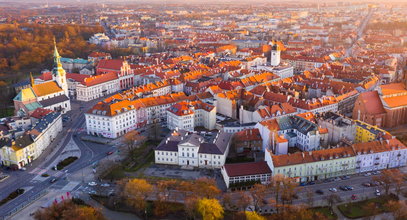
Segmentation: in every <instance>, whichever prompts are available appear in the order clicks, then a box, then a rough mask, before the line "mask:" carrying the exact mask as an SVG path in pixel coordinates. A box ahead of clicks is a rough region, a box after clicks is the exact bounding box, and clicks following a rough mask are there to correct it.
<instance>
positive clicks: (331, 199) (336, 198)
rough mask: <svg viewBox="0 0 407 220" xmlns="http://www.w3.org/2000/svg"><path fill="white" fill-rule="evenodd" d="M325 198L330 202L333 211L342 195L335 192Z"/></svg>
mask: <svg viewBox="0 0 407 220" xmlns="http://www.w3.org/2000/svg"><path fill="white" fill-rule="evenodd" d="M324 198H325V200H326V202H327V203H328V206H329V209H330V210H331V211H332V210H333V209H332V208H333V206H334V205H335V204H336V203H337V202H339V201H341V199H340V197H339V196H338V195H337V194H335V193H331V194H329V195H327V196H325V197H324Z"/></svg>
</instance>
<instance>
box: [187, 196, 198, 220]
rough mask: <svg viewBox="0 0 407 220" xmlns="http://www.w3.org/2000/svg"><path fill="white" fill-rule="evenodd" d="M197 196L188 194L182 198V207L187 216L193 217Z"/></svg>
mask: <svg viewBox="0 0 407 220" xmlns="http://www.w3.org/2000/svg"><path fill="white" fill-rule="evenodd" d="M197 201H198V200H197V198H196V197H194V196H189V197H186V198H185V199H184V209H185V213H186V215H187V216H188V217H190V218H194V217H195V210H196V207H197Z"/></svg>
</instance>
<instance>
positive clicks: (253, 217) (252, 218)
mask: <svg viewBox="0 0 407 220" xmlns="http://www.w3.org/2000/svg"><path fill="white" fill-rule="evenodd" d="M244 213H245V215H246V220H266V218H265V217H263V216H261V215H259V214H257V212H250V211H245V212H244Z"/></svg>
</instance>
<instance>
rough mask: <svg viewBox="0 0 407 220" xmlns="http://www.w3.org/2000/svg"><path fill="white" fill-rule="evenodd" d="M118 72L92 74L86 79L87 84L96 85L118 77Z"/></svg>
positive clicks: (85, 83)
mask: <svg viewBox="0 0 407 220" xmlns="http://www.w3.org/2000/svg"><path fill="white" fill-rule="evenodd" d="M117 78H118V77H117V74H116V73H106V74H102V75H97V76H92V77H89V78H86V79H84V85H85V86H94V85H97V84H100V83H104V82H108V81H112V80H115V79H117Z"/></svg>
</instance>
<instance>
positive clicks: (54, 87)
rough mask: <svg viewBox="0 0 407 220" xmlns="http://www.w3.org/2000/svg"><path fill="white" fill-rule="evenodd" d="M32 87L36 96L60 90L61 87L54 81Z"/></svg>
mask: <svg viewBox="0 0 407 220" xmlns="http://www.w3.org/2000/svg"><path fill="white" fill-rule="evenodd" d="M32 89H33V91H34V93H35V95H37V96H46V95H49V94H53V93H57V92H62V89H61V87H59V86H58V84H57V83H56V82H54V81H50V82H45V83H41V84H36V85H33V86H32Z"/></svg>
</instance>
